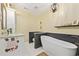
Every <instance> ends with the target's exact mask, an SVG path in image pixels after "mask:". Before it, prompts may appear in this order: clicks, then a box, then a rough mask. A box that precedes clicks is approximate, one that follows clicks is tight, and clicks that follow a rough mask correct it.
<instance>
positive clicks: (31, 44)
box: [26, 42, 45, 56]
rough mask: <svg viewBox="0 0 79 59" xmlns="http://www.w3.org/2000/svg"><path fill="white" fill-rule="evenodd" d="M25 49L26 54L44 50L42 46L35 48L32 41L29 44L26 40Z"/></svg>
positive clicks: (33, 54)
mask: <svg viewBox="0 0 79 59" xmlns="http://www.w3.org/2000/svg"><path fill="white" fill-rule="evenodd" d="M26 51H28V54H27V55H28V56H35V55H38V54H39V53H41V52H43V51H44V50H43V48H42V47H40V48H37V49H35V48H34V43H30V44H29V43H28V42H27V50H26ZM44 52H45V51H44Z"/></svg>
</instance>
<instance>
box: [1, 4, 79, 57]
mask: <svg viewBox="0 0 79 59" xmlns="http://www.w3.org/2000/svg"><path fill="white" fill-rule="evenodd" d="M0 9H1V10H0V24H1V25H0V39H2V40H4V41H5V40H6V37H9V39H8V40H10V39H11V40H12V38H15V37H16V39H17V41H16V39H15V41H16V42H17V43H16V42H15V43H16V45H17V44H18V45H20V49H19V47H18V49H19V50H21V51H22V52H20V53H19V50H18V51H17V53H16V52H14V51H16V50H17V49H14V50H11V49H10V50H11V51H10V50H9V52H4V54H2V53H3V51H1V52H0V55H15V56H16V55H25V56H37V55H41V54H40V53H42V52H43V53H44V55H46V56H48V54H47V51H45V50H44V49H43V47H39V48H37V49H35V48H34V44H35V43H34V42H33V43H29V32H36V33H37V32H42V33H58V34H63V35H64V34H68V35H76V36H78V35H79V27H78V26H79V19H78V18H79V16H78V15H79V3H0ZM8 29H10V31H9V30H8ZM38 34H39V33H38ZM4 38H5V39H4ZM18 40H19V43H18ZM2 42H3V41H1V42H0V45H1V46H2V44H4V43H2ZM20 42H21V43H20ZM5 43H6V42H5ZM9 43H10V42H8V43H7V44H5V46H6V45H8V44H9ZM11 44H12V43H11ZM13 44H14V43H13ZM1 46H0V49H2V48H5V47H3V46H2V47H1ZM22 46H24V47H22ZM24 52H25V53H24ZM27 52H28V53H27ZM41 56H42V55H41ZM52 56H53V55H52Z"/></svg>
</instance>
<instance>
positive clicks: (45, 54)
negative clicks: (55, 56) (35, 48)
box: [37, 52, 48, 56]
mask: <svg viewBox="0 0 79 59" xmlns="http://www.w3.org/2000/svg"><path fill="white" fill-rule="evenodd" d="M37 56H48V55H47V53H45V52H41V53H39V54H38V55H37Z"/></svg>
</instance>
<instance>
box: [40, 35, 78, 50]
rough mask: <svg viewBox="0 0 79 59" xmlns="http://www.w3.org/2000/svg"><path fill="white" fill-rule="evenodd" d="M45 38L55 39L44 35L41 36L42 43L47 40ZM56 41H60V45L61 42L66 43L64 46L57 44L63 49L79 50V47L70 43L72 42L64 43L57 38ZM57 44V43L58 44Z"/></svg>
mask: <svg viewBox="0 0 79 59" xmlns="http://www.w3.org/2000/svg"><path fill="white" fill-rule="evenodd" d="M45 37H50V38H52V39H53V37H51V36H46V35H42V36H41V41H42V38H45ZM55 39H56V40H58V41H59V43H60V42H61V43H62V42H64V43H65V45H62V44H57V45H59V46H61V47H63V48H71V49H77V48H78V47H77V46H76V45H75V44H73V43H70V42H67V41H63V40H59V39H57V38H55ZM56 43H57V42H56Z"/></svg>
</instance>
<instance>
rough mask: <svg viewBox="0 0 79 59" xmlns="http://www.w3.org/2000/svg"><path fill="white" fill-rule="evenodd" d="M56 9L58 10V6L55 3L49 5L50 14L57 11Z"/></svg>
mask: <svg viewBox="0 0 79 59" xmlns="http://www.w3.org/2000/svg"><path fill="white" fill-rule="evenodd" d="M57 8H58V4H57V3H53V4H52V5H51V9H52V12H53V13H55V12H56V11H57Z"/></svg>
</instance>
